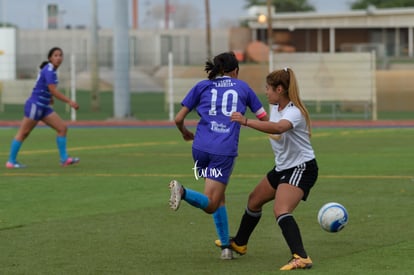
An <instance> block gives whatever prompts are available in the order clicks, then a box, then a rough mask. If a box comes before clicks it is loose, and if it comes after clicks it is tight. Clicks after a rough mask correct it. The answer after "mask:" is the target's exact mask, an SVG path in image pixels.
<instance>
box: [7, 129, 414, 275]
mask: <svg viewBox="0 0 414 275" xmlns="http://www.w3.org/2000/svg"><path fill="white" fill-rule="evenodd" d="M15 132H16V129H15V128H0V144H1V146H0V157H1V159H3V161H4V162H5V161H6V159H7V155H8V149H9V144H10V141H11V139H12V137H13V136H14V134H15ZM413 136H414V129H411V128H401V129H398V128H395V129H390V128H387V129H386V128H377V129H346V128H343V129H322V128H319V129H314V135H313V138H312V142H313V145H314V148H315V151H316V153H317V158H318V161H319V166H320V177H319V179H318V182H317V184H316V185H315V187H314V188H313V190H312V192H311V194H310V197H309V199H308V201H307V202H305V203H301V204H300V205H299V207H298V208H297V210H296V212H295V217H296V220H297V222H298V223H299V225H300V227H301V231H302V235H303V239H304V243H305V247H306V249H307V251H308V253H309V254H310V256H311V257H312V259H313V261H314V267H313V268H312V269H311V270H309V271H304V272H307V273H309V274H376V275H377V274H413V273H414V266H413V265H412V264H411V260H412V256H413V255H414V254H413V253H414V231H413V228H414V219H413V218H412V212H413V209H414V208H413V203H412V200H413V198H414V170H413V167H414V146H412V140H413ZM68 147H69V152H70V154H71V155H73V156H79V157H80V158H81V162H80V163H79V165H77V166H74V167H66V168H61V167H59V165H58V154H57V151H56V146H55V139H54V133H53V131H52V130H50V129H48V128H37V129H35V130H34V132H33V133H32V135H31V136H30V138H29V139H28V140H27V141H26V143H25V144H24V145H23V147H22V150H21V154H20V155H19V160H20V161H21V162H23V163H25V164H27V165H28V166H29V167H28V168H27V169H22V170H7V169H6V168H4V166H3V164H1V166H0V274H278V273H279V271H278V269H279V267H280V266H281V265H283V264H284V263H285V262H286V261H287V260H288V259H289V258H290V255H289V251H288V248H287V245H286V244H285V241H284V239H283V238H282V236H281V232H280V229H279V227H278V226H277V225H276V222H275V219H274V217H273V214H272V205H271V204H269V205H266V207H265V209H264V211H263V217H262V220H261V222H260V224H259V225H258V227H257V228H256V231H255V232H254V233H253V236H252V238H251V240H250V242H249V249H248V253H247V254H246V255H245V256H242V257H237V258H236V259H235V260H233V261H222V260H220V258H219V256H220V251H219V249H218V248H216V247H215V246H214V243H213V241H214V240H215V239H216V234H215V229H214V225H213V221H212V217H211V216H210V215H207V214H205V213H203V212H202V211H201V210H199V209H196V208H193V207H191V206H189V205H188V204H186V203H185V202H183V204H182V206H181V208H180V209H179V211H177V212H173V211H171V210H170V209H169V207H168V198H169V190H168V187H167V186H168V182H169V181H170V180H171V179H177V180H179V181H180V182H182V183H183V184H184V185H185V186H186V187H189V188H192V189H195V190H199V191H202V190H203V183H202V182H201V181H195V179H194V177H193V170H192V167H193V162H192V159H191V143H187V142H184V141H183V140H181V136H180V135H179V133H178V131H177V130H176V129H175V128H168V127H166V128H71V129H70V131H69V139H68ZM272 165H273V155H272V152H271V149H270V145H269V142H268V140H267V138H266V136H265V135H264V134H261V133H259V132H256V131H253V130H251V129H246V128H243V129H242V134H241V140H240V155H239V158H238V161H237V164H236V167H235V170H234V174H233V177H232V180H231V182H230V185H229V187H228V189H227V205H228V214H229V221H230V231H231V233H232V234H234V233H235V231H236V229H237V227H238V224H239V220H240V217H241V215H242V213H243V211H244V207H245V205H246V201H247V196H248V193H249V192H250V190H251V189H252V188H253V186H255V184H256V183H257V182H258V180H259V179H260V178H261V177H262V176H263V175H264V174H265V173H266V172H267V171H268V170H269V169H270V168H271V167H272ZM329 201H337V202H340V203H342V204H343V205H344V206H345V207H346V208H347V209H348V211H349V215H350V220H349V224H348V225H347V226H346V227H345V229H344V230H343V231H341V232H339V233H327V232H325V231H323V230H322V229H321V228H320V227H319V225H318V223H317V221H316V217H317V213H318V210H319V208H320V207H321V206H322V205H323V204H324V203H326V202H329ZM293 272H295V271H293ZM298 272H301V271H298Z"/></svg>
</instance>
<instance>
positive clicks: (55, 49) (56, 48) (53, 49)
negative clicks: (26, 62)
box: [39, 47, 63, 69]
mask: <svg viewBox="0 0 414 275" xmlns="http://www.w3.org/2000/svg"><path fill="white" fill-rule="evenodd" d="M55 51H60V52H62V53H63V51H62V49H61V48H59V47H53V48H51V49H50V50H49V53H48V54H47V60H45V61H43V62H42V64H40V66H39V67H40V69H42V68H43V67H44V66H46V64H47V63H49V60H50V58H51V57H52V55H53V53H54V52H55Z"/></svg>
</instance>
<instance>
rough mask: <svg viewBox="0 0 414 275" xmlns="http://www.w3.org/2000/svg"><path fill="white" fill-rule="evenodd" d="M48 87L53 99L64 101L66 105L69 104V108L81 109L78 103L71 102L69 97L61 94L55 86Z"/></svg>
mask: <svg viewBox="0 0 414 275" xmlns="http://www.w3.org/2000/svg"><path fill="white" fill-rule="evenodd" d="M47 87H48V89H49V92H50V93H51V94H52V98H53V97H55V98H57V99H59V100H60V101H63V102H65V103H67V104H69V106H70V107H72V108H73V109H75V110H77V109H79V105H78V103H76V102H75V101H73V100H71V99H70V98H68V97H67V96H65V95H64V94H62V93H61V92H59V90H58V89H57V87H56V85H55V84H49V85H47Z"/></svg>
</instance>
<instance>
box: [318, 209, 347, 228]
mask: <svg viewBox="0 0 414 275" xmlns="http://www.w3.org/2000/svg"><path fill="white" fill-rule="evenodd" d="M318 222H319V224H320V225H321V227H322V228H323V229H324V230H326V231H328V232H332V233H334V232H339V231H341V230H342V229H343V228H344V227H345V225H346V224H347V223H348V211H347V210H346V208H345V207H344V206H343V205H342V204H339V203H337V202H329V203H326V204H324V205H323V206H322V207H321V209H319V212H318Z"/></svg>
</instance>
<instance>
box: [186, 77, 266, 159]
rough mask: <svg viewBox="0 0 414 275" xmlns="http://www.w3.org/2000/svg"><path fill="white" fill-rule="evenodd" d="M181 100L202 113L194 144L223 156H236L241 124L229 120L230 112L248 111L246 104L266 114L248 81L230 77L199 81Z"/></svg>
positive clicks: (254, 110)
mask: <svg viewBox="0 0 414 275" xmlns="http://www.w3.org/2000/svg"><path fill="white" fill-rule="evenodd" d="M181 104H182V105H183V106H185V107H187V108H188V109H190V110H193V109H195V108H196V110H197V113H198V115H199V116H200V121H199V122H198V125H197V130H196V133H195V137H194V142H193V148H195V149H197V150H200V151H204V152H208V153H211V154H217V155H224V156H237V149H238V143H239V134H240V127H241V126H240V124H239V123H237V122H231V121H230V116H231V114H232V113H233V112H240V113H242V114H245V113H246V109H247V107H249V109H250V110H251V111H252V112H253V113H255V114H256V116H258V117H260V115H261V114H263V113H264V114H265V110H264V108H263V106H262V103H261V102H260V100H259V99H258V97H257V95H256V94H255V93H254V91H253V90H252V89H251V88H250V87H249V86H248V85H247V83H246V82H244V81H242V80H239V79H235V78H230V77H219V78H216V79H213V80H202V81H200V82H198V83H197V84H196V85H195V86H194V87H193V88H192V89H191V90H190V91H189V92H188V94H187V95H186V96H185V98H184V99H183V101H182V102H181Z"/></svg>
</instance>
